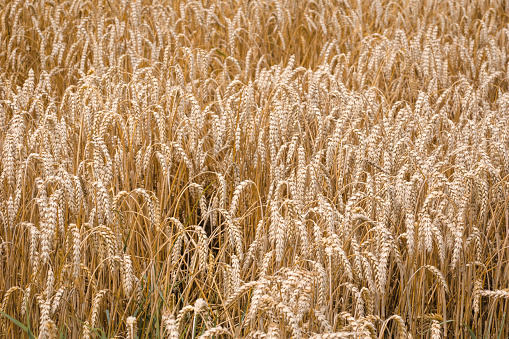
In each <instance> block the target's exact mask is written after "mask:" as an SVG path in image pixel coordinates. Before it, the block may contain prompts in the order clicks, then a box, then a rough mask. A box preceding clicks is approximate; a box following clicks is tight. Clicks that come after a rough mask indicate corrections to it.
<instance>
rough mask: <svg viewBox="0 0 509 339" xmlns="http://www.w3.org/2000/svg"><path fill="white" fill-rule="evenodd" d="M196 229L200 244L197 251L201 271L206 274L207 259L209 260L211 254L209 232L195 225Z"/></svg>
mask: <svg viewBox="0 0 509 339" xmlns="http://www.w3.org/2000/svg"><path fill="white" fill-rule="evenodd" d="M194 229H195V230H196V233H198V244H197V247H198V248H197V250H198V262H199V267H200V271H202V272H203V273H205V272H206V271H207V259H208V253H209V244H208V237H207V232H205V230H204V229H203V227H201V226H199V225H195V226H194Z"/></svg>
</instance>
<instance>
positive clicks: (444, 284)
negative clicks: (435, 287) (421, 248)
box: [424, 265, 449, 293]
mask: <svg viewBox="0 0 509 339" xmlns="http://www.w3.org/2000/svg"><path fill="white" fill-rule="evenodd" d="M424 267H426V268H427V269H428V270H429V271H430V272H431V273H433V275H434V276H435V277H437V279H438V281H439V282H440V285H442V287H443V288H444V290H445V292H446V293H449V287H448V286H447V282H446V281H445V277H444V275H443V274H442V272H440V270H439V269H438V268H436V267H435V266H431V265H424Z"/></svg>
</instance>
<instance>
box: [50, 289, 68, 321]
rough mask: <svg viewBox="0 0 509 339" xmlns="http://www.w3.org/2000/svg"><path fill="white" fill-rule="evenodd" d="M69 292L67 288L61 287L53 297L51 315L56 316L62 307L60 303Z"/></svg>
mask: <svg viewBox="0 0 509 339" xmlns="http://www.w3.org/2000/svg"><path fill="white" fill-rule="evenodd" d="M66 290H67V286H61V287H60V288H59V289H58V290H57V291H56V292H55V295H54V296H53V304H52V305H51V315H54V314H55V312H56V311H57V310H58V308H59V307H60V301H61V300H62V297H63V296H64V294H65V291H66Z"/></svg>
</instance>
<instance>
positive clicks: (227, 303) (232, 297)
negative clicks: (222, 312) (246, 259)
mask: <svg viewBox="0 0 509 339" xmlns="http://www.w3.org/2000/svg"><path fill="white" fill-rule="evenodd" d="M256 285H258V280H254V281H250V282H248V283H246V284H244V285H242V286H241V287H240V288H238V289H235V290H234V291H233V294H232V295H230V296H229V297H228V299H227V300H226V301H225V303H224V305H225V307H228V306H230V305H231V304H232V303H233V302H234V301H235V300H237V299H238V298H240V296H242V295H243V294H244V293H246V292H247V291H249V290H250V289H251V288H253V287H255V286H256Z"/></svg>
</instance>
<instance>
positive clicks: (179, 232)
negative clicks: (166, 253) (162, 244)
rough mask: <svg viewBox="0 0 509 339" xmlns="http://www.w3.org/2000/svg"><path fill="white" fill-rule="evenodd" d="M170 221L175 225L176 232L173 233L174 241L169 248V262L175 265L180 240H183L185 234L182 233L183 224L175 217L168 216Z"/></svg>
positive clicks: (179, 249) (180, 244)
mask: <svg viewBox="0 0 509 339" xmlns="http://www.w3.org/2000/svg"><path fill="white" fill-rule="evenodd" d="M169 220H170V221H171V222H173V223H174V224H175V225H176V226H177V232H176V233H177V234H176V235H175V242H174V244H173V246H172V249H171V264H172V265H176V264H177V263H178V261H179V260H180V252H181V249H182V241H183V240H184V237H185V234H184V225H182V223H181V222H180V221H179V220H178V219H176V218H173V217H172V218H170V219H169Z"/></svg>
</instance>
